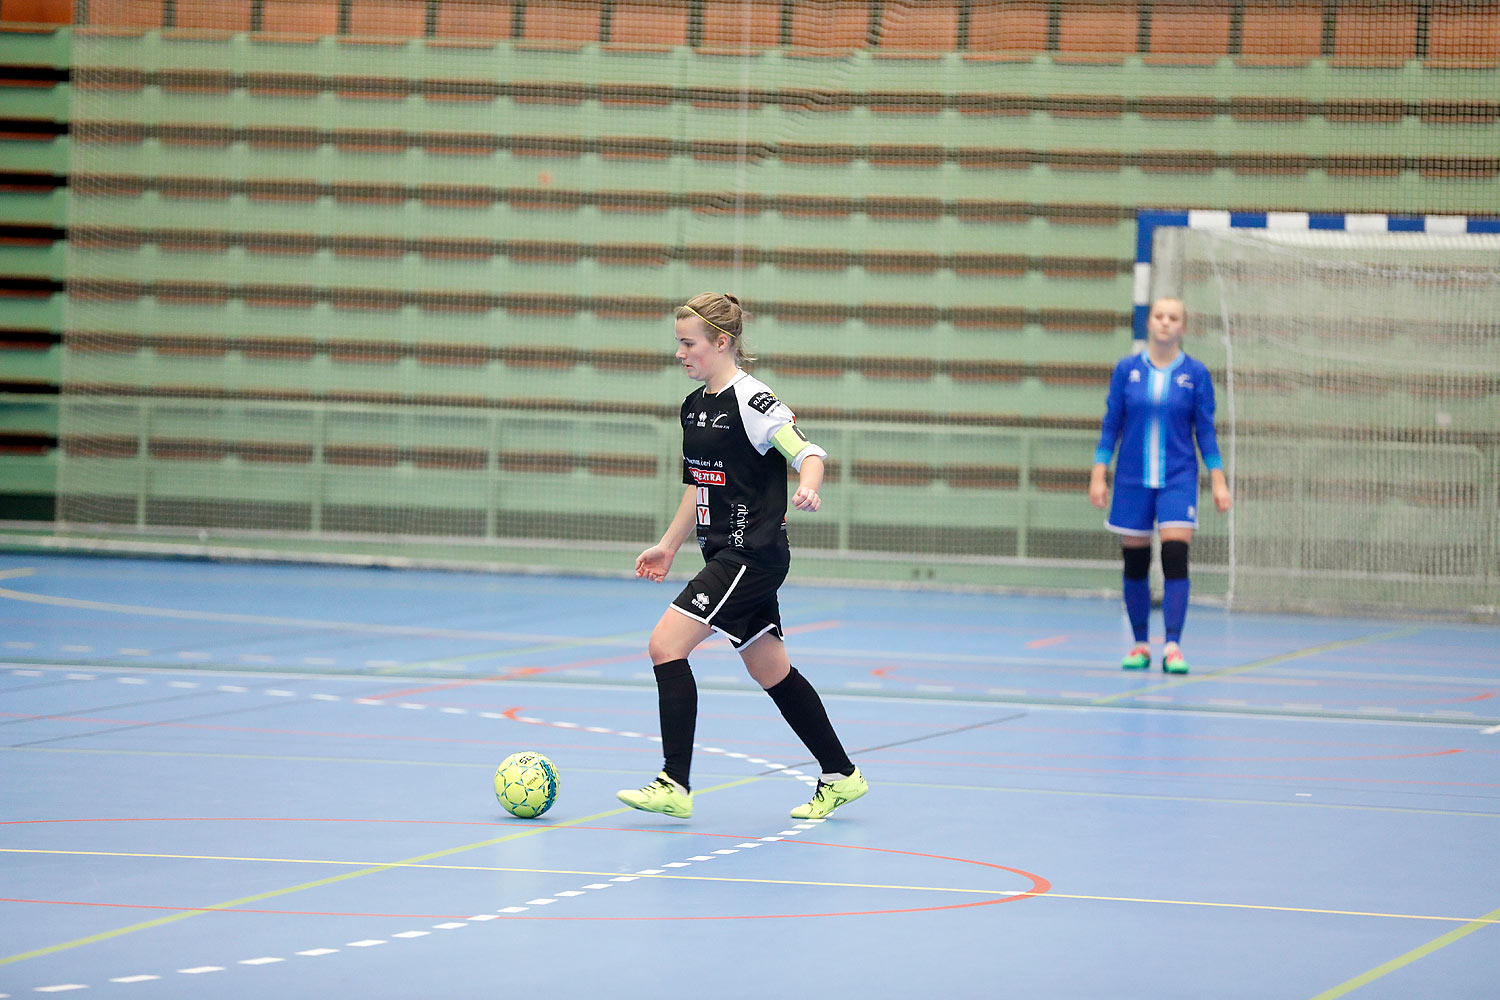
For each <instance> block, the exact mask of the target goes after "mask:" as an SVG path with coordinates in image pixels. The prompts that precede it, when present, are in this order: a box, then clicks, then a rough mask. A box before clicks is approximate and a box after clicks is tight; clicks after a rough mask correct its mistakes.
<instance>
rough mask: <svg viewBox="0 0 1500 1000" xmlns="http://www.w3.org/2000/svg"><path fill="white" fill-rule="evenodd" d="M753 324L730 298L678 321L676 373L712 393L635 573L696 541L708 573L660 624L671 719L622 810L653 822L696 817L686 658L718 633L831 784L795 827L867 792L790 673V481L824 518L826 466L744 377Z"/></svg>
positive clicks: (814, 698)
mask: <svg viewBox="0 0 1500 1000" xmlns="http://www.w3.org/2000/svg"><path fill="white" fill-rule="evenodd" d="M744 316H745V314H744V310H743V309H742V308H741V307H740V303H739V300H738V299H736V298H735V297H734V296H732V295H721V294H717V293H714V292H706V293H704V294H702V295H698V296H695V297H693V298H692V299H689V300H688V302H687V304H686V305H683V306H681V307H679V308H678V310H677V322H676V326H675V332H676V335H677V359H678V360H679V361H680V362H682V366H683V370H684V371H685V372H686V373H687V376H688V378H691V379H693V380H694V381H696V382H702V383H703V387H702V388H701V389H697V390H695V391H694V392H693V393H691V394H690V395H689V396H688V397H687V399H685V400H683V403H682V481H683V483H684V484H685V485H686V487H687V488H686V489H685V490H684V491H683V494H682V502H681V503H680V504H678V506H677V513H676V515H674V516H673V518H672V523H671V524H670V525H669V526H668V527H667V530H666V533H665V534H663V535H662V537H661V541H659V542H657V543H656V544H655V545H653V546H651V547H650V548H648V549H647V550H646V551H644V552H642V553H641V554H640V556H639V557H638V558H637V559H636V561H635V574H636V576H641V577H646V578H647V579H650V580H656V581H658V582H660V581H661V580H663V579H665V578H666V575H667V570H668V569H670V568H671V566H672V559H673V557H674V556H676V554H677V550H678V548H680V547H681V545H682V543H683V542H685V541H686V540H687V538H688V536H689V535H690V534H693V533H694V531H695V530H696V533H697V537H698V547H699V548H700V549H701V550H702V552H703V558H704V566H703V569H702V570H700V571H699V572H698V575H697V576H695V577H693V579H692V581H690V582H689V583H688V585H687V586H686V587H684V588H683V589H682V592H681V593H680V594H678V595H677V598H676V599H675V600H674V601H673V602H672V604H671V605H670V606H669V607H668V608H667V610H666V611H665V612H664V613H663V614H662V616H661V620H660V621H658V622H657V623H656V628H655V629H654V630H653V631H652V633H651V640H650V643H649V645H648V647H647V651H648V653H649V654H650V656H651V663H652V667H653V670H654V671H655V674H656V689H657V707H658V710H659V713H660V717H661V742H662V756H663V766H662V772H661V774H660V775H659V776H658V777H657V778H656V779H655V780H654V781H652V782H651V783H650V784H648V785H646V786H645V787H644V788H640V789H625V790H623V791H621V792H619V793H618V794H619V798H620V801H621V802H624V803H625V804H626V805H629V806H633V807H635V808H636V809H643V810H646V811H647V812H658V813H665V814H666V815H668V816H677V817H688V816H691V815H692V814H693V796H692V791H691V786H690V785H689V783H688V776H689V769H690V767H691V765H692V759H693V733H694V730H695V729H696V723H697V715H698V687H697V684H696V682H695V681H694V680H693V672H692V669H691V667H689V665H688V660H687V658H688V654H689V653H691V652H692V651H693V649H694V648H696V647H697V646H698V644H699V643H701V642H702V641H703V640H704V639H707V638H708V637H709V635H711V634H712V633H714V632H720V633H722V634H723V635H724V636H725V637H727V638H728V639H729V641H730V643H731V645H733V646H734V648H735V649H736V650H737V651H738V652H739V654H740V658H741V659H742V660H744V662H745V669H746V670H748V671H749V672H750V676H751V677H753V678H755V680H756V681H757V682H758V683H759V684H760V686H761V687H763V688H764V689H765V690H766V693H767V694H769V695H770V696H771V700H772V701H774V702H775V703H776V707H777V708H778V709H780V710H781V714H782V716H783V717H784V718H785V719H786V721H787V723H788V724H790V725H791V727H792V730H793V732H795V733H796V734H797V736H798V738H800V739H801V740H802V742H803V743H804V744H805V745H806V746H807V749H808V750H809V751H810V752H811V753H812V755H813V757H814V758H815V759H816V760H817V762H818V766H819V768H820V769H821V770H822V776H821V777H820V778H819V780H818V783H817V788H816V789H815V791H814V792H813V797H812V800H811V801H810V802H806V803H803V804H802V805H799V806H797V807H796V808H794V809H792V811H791V815H792V817H793V818H795V819H819V818H821V817H823V816H827V815H828V814H829V813H831V812H833V810H835V809H837V808H838V807H839V806H841V805H843V804H844V803H846V802H852V801H853V800H854V799H857V798H859V797H860V796H861V795H863V794H865V792H866V791H867V790H868V787H869V786H868V785H867V784H866V783H865V779H864V776H863V775H861V774H860V773H859V768H857V767H855V766H854V764H853V763H852V762H851V761H850V760H849V757H848V755H847V754H846V753H845V752H844V747H843V745H842V744H841V743H840V742H839V738H838V735H837V734H836V733H835V732H834V730H833V726H832V724H831V723H830V722H829V721H828V713H827V712H826V711H825V710H824V708H823V701H822V699H821V698H819V697H818V693H817V691H816V690H814V689H813V686H812V685H811V684H810V683H808V681H807V679H806V678H805V677H803V676H802V675H801V674H800V673H798V671H797V668H796V667H793V666H792V665H791V661H790V660H788V659H787V653H786V647H785V645H784V644H783V642H782V634H781V610H780V608H779V607H778V605H777V602H776V591H777V589H778V588H779V587H780V586H781V582H782V581H783V580H785V579H786V574H787V568H788V566H789V565H790V563H791V552H790V549H789V548H788V546H787V537H786V503H787V500H786V478H787V471H786V470H787V464H788V463H791V466H792V468H794V469H796V470H797V472H798V475H799V480H798V484H797V491H796V493H795V494H793V496H792V506H793V507H795V508H797V509H798V510H802V511H808V512H812V511H816V510H817V509H818V507H819V506H821V505H822V499H821V498H820V497H819V496H818V488H819V487H820V486H822V484H823V459H824V458H825V457H827V452H825V451H824V450H823V449H822V448H819V447H818V446H817V445H815V444H813V443H812V442H811V441H809V440H808V439H807V438H806V437H805V436H804V435H803V434H802V432H801V431H800V430H799V429H798V428H797V425H796V424H795V423H794V420H795V418H794V416H793V414H792V411H791V410H790V409H788V408H787V405H786V404H785V403H783V402H781V400H779V399H777V398H776V394H775V393H773V392H772V391H771V390H770V388H769V387H768V386H767V385H766V384H765V383H764V382H761V381H760V380H758V379H756V378H754V377H752V376H751V375H749V374H748V373H746V372H745V371H744V370H743V369H742V368H741V367H740V365H741V362H744V363H750V362H753V361H754V360H755V359H754V357H752V356H750V355H749V354H747V353H746V350H745V345H744V335H743V324H744Z"/></svg>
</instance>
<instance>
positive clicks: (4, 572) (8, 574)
mask: <svg viewBox="0 0 1500 1000" xmlns="http://www.w3.org/2000/svg"><path fill="white" fill-rule="evenodd" d="M35 573H36V567H34V566H18V567H17V568H15V569H0V580H14V579H15V578H16V577H18V576H32V575H33V574H35Z"/></svg>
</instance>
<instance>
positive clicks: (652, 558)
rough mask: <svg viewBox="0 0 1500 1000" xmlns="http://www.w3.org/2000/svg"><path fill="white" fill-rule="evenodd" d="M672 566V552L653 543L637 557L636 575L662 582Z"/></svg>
mask: <svg viewBox="0 0 1500 1000" xmlns="http://www.w3.org/2000/svg"><path fill="white" fill-rule="evenodd" d="M671 568H672V553H670V552H668V551H667V550H666V549H664V548H662V547H661V546H660V545H653V546H651V547H650V548H649V549H647V550H646V551H645V552H642V553H641V554H640V555H638V556H636V557H635V575H636V576H643V577H645V578H646V579H648V580H654V581H655V582H657V583H661V582H662V581H663V580H665V579H666V578H667V570H669V569H671Z"/></svg>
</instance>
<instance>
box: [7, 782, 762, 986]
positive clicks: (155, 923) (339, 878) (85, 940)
mask: <svg viewBox="0 0 1500 1000" xmlns="http://www.w3.org/2000/svg"><path fill="white" fill-rule="evenodd" d="M759 780H761V779H759V778H754V777H752V778H742V779H740V780H739V781H730V782H726V783H725V784H722V785H715V786H714V787H712V788H705V789H703V793H706V792H717V791H722V790H724V789H726V788H733V787H735V786H736V785H744V784H748V783H750V782H752V781H759ZM703 793H699V794H703ZM629 811H630V810H629V808H628V807H622V808H620V809H610V810H608V811H606V812H601V813H594V814H593V815H592V816H583V817H580V818H578V819H574V820H568V821H567V822H564V823H554V824H552V825H551V826H542V827H537V828H536V829H534V830H518V831H517V832H515V833H510V834H506V835H505V836H503V837H493V838H491V839H489V840H481V841H479V842H478V843H474V844H465V845H463V846H461V847H450V848H447V849H446V850H441V851H434V852H432V853H431V854H422V855H418V856H417V857H414V858H407V859H405V860H404V861H396V862H391V863H389V864H377V865H372V866H370V867H368V868H362V869H360V870H359V871H356V872H345V873H344V874H342V875H332V876H329V877H328V878H322V879H318V880H316V881H313V882H304V883H302V884H301V885H293V886H288V887H286V888H284V889H273V890H271V891H270V892H262V893H258V894H256V895H254V896H244V897H242V898H240V899H230V900H225V901H224V902H222V903H212V904H210V905H208V906H205V907H203V908H202V909H197V910H190V911H188V912H186V913H176V914H173V915H172V916H170V917H158V918H157V919H155V920H147V921H144V922H143V923H138V924H130V925H128V926H125V927H116V928H115V929H114V930H108V931H101V932H100V933H98V934H91V935H89V936H88V937H82V938H76V939H74V940H72V941H63V942H61V943H60V944H54V945H48V946H47V947H45V948H37V949H34V950H32V951H27V952H21V953H20V954H16V955H7V956H3V957H0V965H10V964H11V963H13V962H20V961H24V960H25V959H28V958H37V957H40V956H42V955H51V954H55V953H56V952H60V951H67V950H68V949H70V948H78V947H81V946H83V945H88V944H94V943H96V942H99V941H107V940H109V939H110V938H117V937H120V936H122V935H125V934H132V933H134V932H136V931H144V930H149V929H150V928H153V927H160V926H162V925H163V924H170V923H174V922H176V921H178V920H186V919H188V918H189V917H197V916H202V915H203V914H205V913H211V912H213V911H215V910H227V909H231V908H233V907H236V906H244V905H246V904H248V903H258V902H260V901H261V900H263V899H274V898H276V897H277V896H286V895H290V894H291V893H294V892H301V891H302V890H304V889H315V888H318V887H320V886H325V885H332V884H333V883H335V882H344V881H347V880H349V879H355V878H359V877H361V876H364V875H373V874H375V873H377V872H384V871H390V870H391V869H393V868H396V867H399V866H401V865H415V864H421V863H422V862H426V861H432V860H434V859H436V858H445V857H449V856H450V855H454V854H462V853H463V852H464V851H473V850H477V849H479V848H481V847H492V846H494V845H496V844H503V843H506V842H507V841H511V840H520V839H521V838H523V837H535V836H537V835H538V834H542V833H546V832H548V831H549V830H561V829H564V828H566V827H570V826H578V825H580V824H583V823H592V822H594V821H595V820H600V819H604V818H606V817H608V816H618V815H620V814H621V813H626V812H629Z"/></svg>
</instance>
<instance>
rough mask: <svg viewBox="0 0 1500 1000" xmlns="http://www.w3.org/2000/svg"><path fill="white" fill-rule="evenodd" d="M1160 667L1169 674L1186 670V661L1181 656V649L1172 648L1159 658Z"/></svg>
mask: <svg viewBox="0 0 1500 1000" xmlns="http://www.w3.org/2000/svg"><path fill="white" fill-rule="evenodd" d="M1161 668H1162V669H1163V670H1165V671H1166V672H1167V673H1169V674H1185V673H1187V672H1188V661H1187V660H1184V659H1183V658H1182V650H1180V649H1174V650H1172V651H1171V652H1170V653H1168V654H1167V655H1166V656H1163V657H1162V658H1161Z"/></svg>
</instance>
